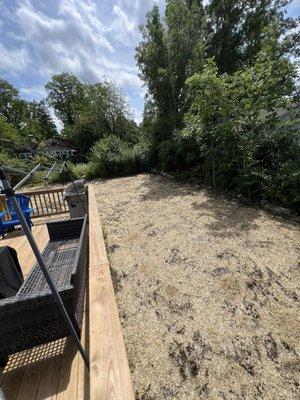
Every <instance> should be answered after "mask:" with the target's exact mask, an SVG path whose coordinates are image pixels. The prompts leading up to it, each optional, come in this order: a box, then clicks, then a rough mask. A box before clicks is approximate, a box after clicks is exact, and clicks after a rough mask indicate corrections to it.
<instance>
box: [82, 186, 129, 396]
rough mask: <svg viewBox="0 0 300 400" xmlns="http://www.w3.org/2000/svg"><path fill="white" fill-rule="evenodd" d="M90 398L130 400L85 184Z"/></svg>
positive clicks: (100, 245) (111, 297)
mask: <svg viewBox="0 0 300 400" xmlns="http://www.w3.org/2000/svg"><path fill="white" fill-rule="evenodd" d="M89 238H90V240H89V248H90V267H89V296H90V302H89V303H90V307H89V321H90V363H91V366H90V367H91V369H90V400H134V392H133V388H132V382H131V377H130V371H129V365H128V360H127V355H126V350H125V345H124V340H123V335H122V331H121V325H120V320H119V315H118V309H117V304H116V300H115V295H114V290H113V285H112V280H111V275H110V269H109V263H108V260H107V254H106V250H105V244H104V239H103V234H102V229H101V221H100V217H99V213H98V210H97V203H96V197H95V192H94V188H93V187H92V186H91V185H90V186H89Z"/></svg>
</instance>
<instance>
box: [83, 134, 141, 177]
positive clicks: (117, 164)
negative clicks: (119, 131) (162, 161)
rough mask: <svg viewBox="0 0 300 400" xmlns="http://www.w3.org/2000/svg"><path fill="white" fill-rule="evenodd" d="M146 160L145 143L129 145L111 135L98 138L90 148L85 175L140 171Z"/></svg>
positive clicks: (114, 174)
mask: <svg viewBox="0 0 300 400" xmlns="http://www.w3.org/2000/svg"><path fill="white" fill-rule="evenodd" d="M147 160H148V146H147V143H144V142H139V143H136V144H135V145H131V144H129V143H126V142H124V141H122V140H121V139H120V138H119V137H118V136H116V135H111V136H108V137H105V138H103V139H101V140H99V141H98V142H97V143H96V144H95V145H94V147H93V148H92V150H91V155H90V162H89V164H88V168H87V176H88V177H89V178H95V177H109V176H116V175H127V174H132V173H135V172H140V171H142V170H144V169H145V168H146V167H147Z"/></svg>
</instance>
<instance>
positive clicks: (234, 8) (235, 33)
mask: <svg viewBox="0 0 300 400" xmlns="http://www.w3.org/2000/svg"><path fill="white" fill-rule="evenodd" d="M290 2H291V0H226V1H224V0H211V2H210V3H209V4H208V6H207V8H206V11H207V18H208V22H207V35H208V46H207V51H208V56H211V57H215V60H216V64H217V66H218V70H219V72H220V73H224V72H228V73H233V72H235V71H237V70H238V69H239V68H243V67H247V66H250V65H252V63H253V62H254V60H255V56H256V55H257V54H258V53H259V51H260V50H261V48H262V43H263V41H264V39H265V36H266V35H265V28H266V27H267V26H268V25H270V24H271V23H274V22H276V23H278V24H279V25H280V27H281V31H280V38H279V40H281V39H282V40H284V42H285V43H289V44H288V46H286V50H287V51H294V48H295V46H297V44H298V45H299V35H298V34H297V33H295V32H292V29H293V28H295V27H296V26H297V20H296V19H293V18H288V17H286V11H285V10H286V5H287V4H288V3H290ZM297 39H298V43H297ZM292 42H293V43H292Z"/></svg>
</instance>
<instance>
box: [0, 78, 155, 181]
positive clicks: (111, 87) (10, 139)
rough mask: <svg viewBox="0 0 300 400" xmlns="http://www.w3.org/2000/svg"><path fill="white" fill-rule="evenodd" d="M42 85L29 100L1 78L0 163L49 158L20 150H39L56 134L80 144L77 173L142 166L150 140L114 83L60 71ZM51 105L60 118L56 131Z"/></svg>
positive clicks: (88, 174) (20, 163)
mask: <svg viewBox="0 0 300 400" xmlns="http://www.w3.org/2000/svg"><path fill="white" fill-rule="evenodd" d="M45 89H46V93H47V95H46V96H45V99H43V100H42V101H41V102H30V101H25V100H24V99H22V98H21V97H20V95H19V92H18V90H17V89H16V88H14V87H13V86H12V85H11V84H10V83H9V82H7V81H5V80H3V79H1V80H0V139H1V143H0V145H1V147H0V149H1V150H0V162H1V163H3V164H6V165H11V166H19V167H22V168H24V169H25V170H26V169H29V168H31V166H32V165H35V164H36V163H37V162H41V161H42V162H43V164H46V165H49V163H51V160H49V159H47V158H46V157H41V156H38V157H34V158H33V159H31V161H30V162H24V161H21V160H19V159H18V151H20V150H21V149H22V146H24V149H26V148H34V149H36V150H37V151H39V152H40V153H41V154H42V152H43V141H44V140H45V139H48V138H53V137H56V136H57V137H64V138H68V139H71V140H73V142H74V146H75V148H77V149H78V150H79V161H81V163H79V164H78V163H77V164H74V165H73V172H74V174H75V176H77V177H79V176H82V175H85V176H86V177H87V178H95V177H108V176H113V175H115V174H121V173H123V174H126V173H134V172H137V171H141V170H143V169H145V166H146V164H147V162H148V148H149V146H148V145H147V144H146V143H145V140H144V138H143V136H142V134H141V130H140V129H139V128H138V126H137V124H136V123H135V122H134V121H133V119H132V118H131V113H130V109H129V107H128V104H127V102H126V100H125V96H124V94H123V93H122V91H121V90H120V89H119V88H118V87H117V86H116V85H115V84H114V83H112V82H108V81H103V82H99V83H95V84H91V83H87V82H83V81H80V80H79V79H78V78H77V77H76V76H75V75H73V74H67V73H62V74H58V75H54V76H52V78H51V80H50V81H49V82H48V83H47V84H46V85H45ZM50 107H51V108H52V109H53V110H54V112H55V114H56V116H57V118H59V120H60V121H61V122H62V124H63V128H62V130H61V131H60V132H58V131H57V129H56V126H55V124H54V122H53V120H52V118H51V115H50V112H49V108H50ZM77 161H78V160H77Z"/></svg>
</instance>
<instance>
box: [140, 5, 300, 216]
mask: <svg viewBox="0 0 300 400" xmlns="http://www.w3.org/2000/svg"><path fill="white" fill-rule="evenodd" d="M288 3H289V1H285V0H267V1H265V0H264V1H257V0H256V1H251V0H229V1H223V0H211V1H210V3H209V4H208V5H207V6H203V4H202V1H200V0H167V1H166V10H165V15H164V16H163V17H162V16H161V15H160V11H159V8H158V6H154V7H153V9H152V11H151V12H150V13H149V14H148V15H147V18H146V22H145V24H144V25H143V26H142V28H141V32H142V41H141V42H140V44H139V46H138V47H137V49H136V60H137V63H138V66H139V69H140V76H141V78H142V80H143V81H144V82H145V84H146V87H147V88H148V93H147V98H146V104H145V110H144V120H143V126H142V129H143V132H144V133H145V135H146V136H147V137H148V140H149V141H150V142H151V164H152V165H153V166H156V168H158V169H160V170H165V171H172V172H173V173H174V174H176V175H177V176H180V177H182V178H183V179H193V180H197V181H199V182H203V183H205V184H207V185H210V186H212V187H214V188H218V189H222V190H229V191H233V192H235V193H236V194H240V195H244V196H247V197H250V198H252V199H255V200H261V199H265V200H270V201H272V202H278V203H281V204H283V205H285V206H290V207H294V208H296V207H297V206H298V207H299V201H300V195H299V187H300V169H299V142H300V139H299V87H297V79H299V78H297V68H296V63H295V62H294V60H295V59H296V57H297V56H299V44H300V40H299V30H298V31H297V29H295V28H296V27H297V24H298V21H297V20H295V19H292V18H289V17H287V16H286V12H285V10H286V5H287V4H288ZM297 32H298V33H297ZM297 105H298V107H297ZM297 110H298V114H297ZM297 125H298V129H297Z"/></svg>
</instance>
